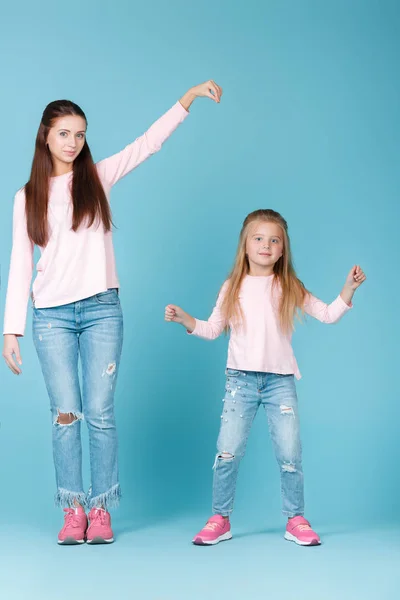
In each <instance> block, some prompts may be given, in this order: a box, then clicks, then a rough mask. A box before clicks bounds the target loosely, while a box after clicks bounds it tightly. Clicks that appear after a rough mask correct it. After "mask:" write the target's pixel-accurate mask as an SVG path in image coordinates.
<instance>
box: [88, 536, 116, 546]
mask: <svg viewBox="0 0 400 600" xmlns="http://www.w3.org/2000/svg"><path fill="white" fill-rule="evenodd" d="M113 541H114V538H109V539H106V538H102V537H95V538H93V539H92V540H86V543H87V544H91V545H92V546H93V545H96V544H112V543H113Z"/></svg>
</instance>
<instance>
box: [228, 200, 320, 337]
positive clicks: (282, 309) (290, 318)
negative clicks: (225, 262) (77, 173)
mask: <svg viewBox="0 0 400 600" xmlns="http://www.w3.org/2000/svg"><path fill="white" fill-rule="evenodd" d="M257 222H264V223H275V224H276V225H278V226H279V227H280V228H281V230H282V236H283V255H282V256H281V257H280V259H279V260H278V261H277V262H276V263H275V265H274V281H273V285H274V286H275V287H276V286H279V288H280V291H281V294H280V300H279V320H280V325H281V329H282V331H284V332H285V333H290V332H291V331H292V330H293V327H294V318H295V316H296V315H298V313H299V311H300V312H303V310H304V300H305V298H306V295H307V293H308V291H307V290H306V288H305V287H304V285H303V283H302V282H301V281H300V279H298V277H297V275H296V272H295V270H294V266H293V261H292V256H291V252H290V239H289V235H288V225H287V222H286V221H285V219H284V218H283V217H282V215H280V214H279V213H278V212H276V211H274V210H271V209H260V210H255V211H254V212H252V213H250V214H249V215H247V217H246V218H245V220H244V222H243V227H242V230H241V232H240V236H239V245H238V249H237V252H236V258H235V263H234V266H233V269H232V271H231V273H230V275H229V278H228V281H227V284H226V289H225V293H224V298H223V301H222V304H221V311H222V314H223V315H224V318H225V322H226V323H229V322H231V323H233V324H240V323H241V322H243V321H244V315H243V313H242V310H241V307H240V302H239V292H240V288H241V285H242V281H243V278H244V277H245V276H246V275H247V274H248V272H249V261H248V258H247V255H246V242H247V238H248V236H249V232H250V230H251V228H252V226H253V225H254V224H255V223H257Z"/></svg>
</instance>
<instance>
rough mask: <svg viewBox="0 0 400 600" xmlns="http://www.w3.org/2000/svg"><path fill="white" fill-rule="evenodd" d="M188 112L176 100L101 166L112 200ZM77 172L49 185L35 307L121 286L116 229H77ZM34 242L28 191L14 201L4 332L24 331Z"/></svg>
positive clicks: (98, 164)
mask: <svg viewBox="0 0 400 600" xmlns="http://www.w3.org/2000/svg"><path fill="white" fill-rule="evenodd" d="M188 114H189V113H188V112H187V111H186V110H185V109H184V108H183V106H182V105H181V104H180V102H177V103H176V104H175V105H174V106H173V107H172V108H171V109H170V110H169V111H168V112H166V113H165V114H164V115H163V116H162V117H161V118H160V119H158V121H156V122H155V123H154V124H153V125H152V126H151V127H150V129H148V131H147V132H146V133H145V134H144V135H142V136H141V137H139V138H137V139H136V140H135V141H134V142H133V143H132V144H129V145H128V146H127V147H126V148H124V150H122V151H121V152H119V153H118V154H115V155H114V156H111V157H110V158H106V159H105V160H102V161H100V162H99V163H97V164H96V167H97V171H98V173H99V177H100V180H101V183H102V185H103V187H104V191H105V193H106V196H107V198H109V196H110V191H111V188H112V186H113V185H114V184H116V183H117V181H119V180H120V179H121V178H122V177H124V176H125V175H126V174H127V173H129V172H130V171H132V170H133V169H135V167H137V166H138V165H139V164H140V163H142V162H143V161H144V160H146V159H147V158H148V157H149V156H150V155H152V154H154V153H155V152H157V151H158V150H159V149H160V148H161V146H162V144H163V142H164V141H165V140H166V139H167V138H168V137H169V136H170V135H171V133H172V132H173V131H174V130H175V129H176V128H177V127H178V125H179V124H180V123H182V122H183V121H184V119H185V118H186V117H187V115H188ZM71 181H72V173H67V174H65V175H60V176H59V177H52V178H51V180H50V189H49V204H48V222H49V241H48V243H47V245H46V246H45V247H44V248H40V253H41V256H40V260H39V261H38V263H37V266H36V270H37V275H36V278H35V281H34V283H33V289H32V298H33V301H34V304H35V307H36V308H46V307H54V306H61V305H63V304H68V303H70V302H77V301H78V300H82V299H84V298H89V297H90V296H94V295H95V294H98V293H100V292H104V291H106V290H107V289H109V288H117V287H119V282H118V276H117V271H116V266H115V258H114V248H113V241H112V232H111V231H110V232H105V231H104V228H103V226H97V225H96V223H94V224H93V225H92V226H91V227H89V228H85V227H80V228H79V230H78V231H76V232H74V231H73V230H72V199H71V193H70V184H71ZM33 250H34V246H33V244H32V242H31V240H30V239H29V237H28V233H27V223H26V215H25V192H24V189H22V190H19V192H17V194H16V196H15V201H14V217H13V247H12V252H11V262H10V272H9V279H8V288H7V298H6V308H5V316H4V330H3V333H4V334H14V335H23V334H24V330H25V324H26V313H27V307H28V300H29V293H30V287H31V281H32V274H33Z"/></svg>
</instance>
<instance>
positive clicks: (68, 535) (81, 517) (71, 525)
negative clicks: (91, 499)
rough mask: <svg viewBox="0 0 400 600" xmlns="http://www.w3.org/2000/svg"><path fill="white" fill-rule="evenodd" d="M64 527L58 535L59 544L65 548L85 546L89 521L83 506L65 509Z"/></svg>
mask: <svg viewBox="0 0 400 600" xmlns="http://www.w3.org/2000/svg"><path fill="white" fill-rule="evenodd" d="M64 512H65V517H64V527H63V528H62V529H61V531H60V533H59V534H58V543H59V544H64V545H65V546H71V545H73V544H83V543H84V541H85V535H86V529H87V525H88V520H87V517H86V513H85V511H84V510H83V508H82V507H81V506H77V507H76V508H64Z"/></svg>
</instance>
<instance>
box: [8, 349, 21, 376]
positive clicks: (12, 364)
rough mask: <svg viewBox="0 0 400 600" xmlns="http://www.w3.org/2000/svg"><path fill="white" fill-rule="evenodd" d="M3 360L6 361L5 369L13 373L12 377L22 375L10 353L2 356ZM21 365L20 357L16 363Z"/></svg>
mask: <svg viewBox="0 0 400 600" xmlns="http://www.w3.org/2000/svg"><path fill="white" fill-rule="evenodd" d="M3 357H4V360H5V361H6V365H7V367H8V368H9V369H10V370H11V371H12V372H13V373H14V375H20V374H21V373H22V371H21V369H20V368H19V367H18V366H17V365H16V364H15V361H14V359H13V354H12V353H6V354H3ZM18 362H19V363H20V364H22V363H21V357H20V358H19V361H18Z"/></svg>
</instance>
